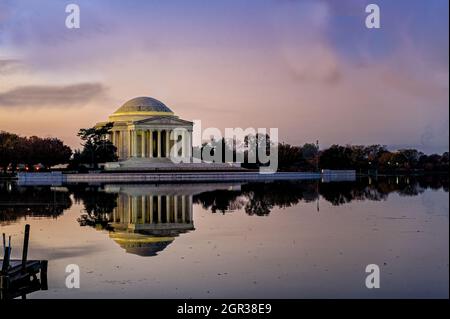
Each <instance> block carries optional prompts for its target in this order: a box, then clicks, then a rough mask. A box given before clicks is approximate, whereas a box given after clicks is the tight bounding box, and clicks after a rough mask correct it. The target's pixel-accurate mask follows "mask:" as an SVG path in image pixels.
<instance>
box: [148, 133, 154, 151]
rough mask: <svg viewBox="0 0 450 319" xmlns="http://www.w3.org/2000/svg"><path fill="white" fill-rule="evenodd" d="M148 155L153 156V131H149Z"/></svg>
mask: <svg viewBox="0 0 450 319" xmlns="http://www.w3.org/2000/svg"><path fill="white" fill-rule="evenodd" d="M148 157H153V131H152V130H149V131H148Z"/></svg>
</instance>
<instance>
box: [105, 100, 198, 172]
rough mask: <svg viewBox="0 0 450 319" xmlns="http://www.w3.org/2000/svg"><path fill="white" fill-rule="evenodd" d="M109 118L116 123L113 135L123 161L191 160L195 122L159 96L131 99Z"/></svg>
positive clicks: (112, 130)
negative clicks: (184, 117) (173, 108)
mask: <svg viewBox="0 0 450 319" xmlns="http://www.w3.org/2000/svg"><path fill="white" fill-rule="evenodd" d="M108 122H112V123H113V127H112V129H111V130H110V136H109V138H110V140H111V142H112V143H113V144H114V146H115V147H116V148H117V156H118V158H119V161H129V160H136V159H139V160H140V162H141V164H142V161H145V162H148V163H151V162H152V161H153V162H160V161H162V160H164V159H165V160H170V159H173V158H177V162H190V161H191V158H192V126H193V123H192V122H190V121H186V120H182V119H180V118H179V117H178V116H176V115H175V114H174V113H173V112H172V110H171V109H169V108H168V107H167V106H166V105H165V104H163V103H162V102H160V101H158V100H156V99H153V98H150V97H138V98H134V99H131V100H129V101H128V102H126V103H125V104H123V105H122V106H121V107H120V108H119V109H118V110H117V111H116V112H114V113H113V114H112V115H111V116H109V119H108ZM105 123H107V122H103V123H98V124H97V126H101V125H104V124H105ZM174 146H175V147H174ZM128 166H129V165H128ZM131 166H132V165H131Z"/></svg>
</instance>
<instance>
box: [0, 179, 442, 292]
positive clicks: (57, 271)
mask: <svg viewBox="0 0 450 319" xmlns="http://www.w3.org/2000/svg"><path fill="white" fill-rule="evenodd" d="M27 223H28V224H30V225H31V239H30V248H29V249H30V252H29V257H30V258H32V259H48V260H49V268H48V286H49V290H47V291H37V292H34V293H32V294H29V295H28V296H27V297H28V298H347V297H351V298H405V297H406V298H409V297H413V298H415V297H425V298H432V297H437V298H448V297H449V193H448V176H444V177H421V178H411V177H393V178H392V177H391V178H378V180H374V179H361V180H358V181H357V182H334V183H318V182H312V181H306V182H295V183H294V182H275V183H246V184H238V183H236V184H190V185H186V184H184V185H174V184H172V185H148V184H140V185H123V184H115V185H95V186H94V185H73V186H64V187H47V186H45V187H19V186H17V185H14V184H11V183H3V184H1V183H0V225H1V227H0V228H1V230H0V232H6V233H7V234H10V235H12V246H13V256H14V257H16V258H20V256H21V246H22V236H23V229H24V225H25V224H27ZM69 264H75V265H78V266H79V268H80V272H81V273H80V288H79V289H76V288H74V289H68V288H67V287H66V284H65V280H66V276H67V275H68V274H67V273H66V272H65V271H66V266H67V265H69ZM368 264H376V265H378V266H379V268H380V271H381V273H380V288H379V289H368V288H367V287H366V285H365V279H366V276H367V275H368V274H367V273H366V272H365V268H366V266H367V265H368Z"/></svg>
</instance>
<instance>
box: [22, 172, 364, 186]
mask: <svg viewBox="0 0 450 319" xmlns="http://www.w3.org/2000/svg"><path fill="white" fill-rule="evenodd" d="M275 180H322V181H325V182H328V181H330V182H331V181H354V180H356V173H355V171H350V170H346V171H324V172H321V173H318V172H277V173H275V174H261V173H259V172H242V171H241V172H217V171H212V172H207V171H203V172H178V171H176V172H158V173H155V172H151V173H136V172H127V173H110V172H108V173H107V174H103V173H86V174H63V173H62V172H52V173H19V174H17V181H18V183H19V184H20V185H63V184H76V183H170V182H177V183H180V182H181V183H183V182H200V183H201V182H247V181H275Z"/></svg>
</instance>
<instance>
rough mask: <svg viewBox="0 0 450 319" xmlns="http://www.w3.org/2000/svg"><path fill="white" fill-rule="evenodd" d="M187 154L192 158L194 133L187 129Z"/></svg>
mask: <svg viewBox="0 0 450 319" xmlns="http://www.w3.org/2000/svg"><path fill="white" fill-rule="evenodd" d="M186 148H187V150H186V156H187V157H188V158H189V159H190V158H191V157H192V134H191V132H190V131H186Z"/></svg>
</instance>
